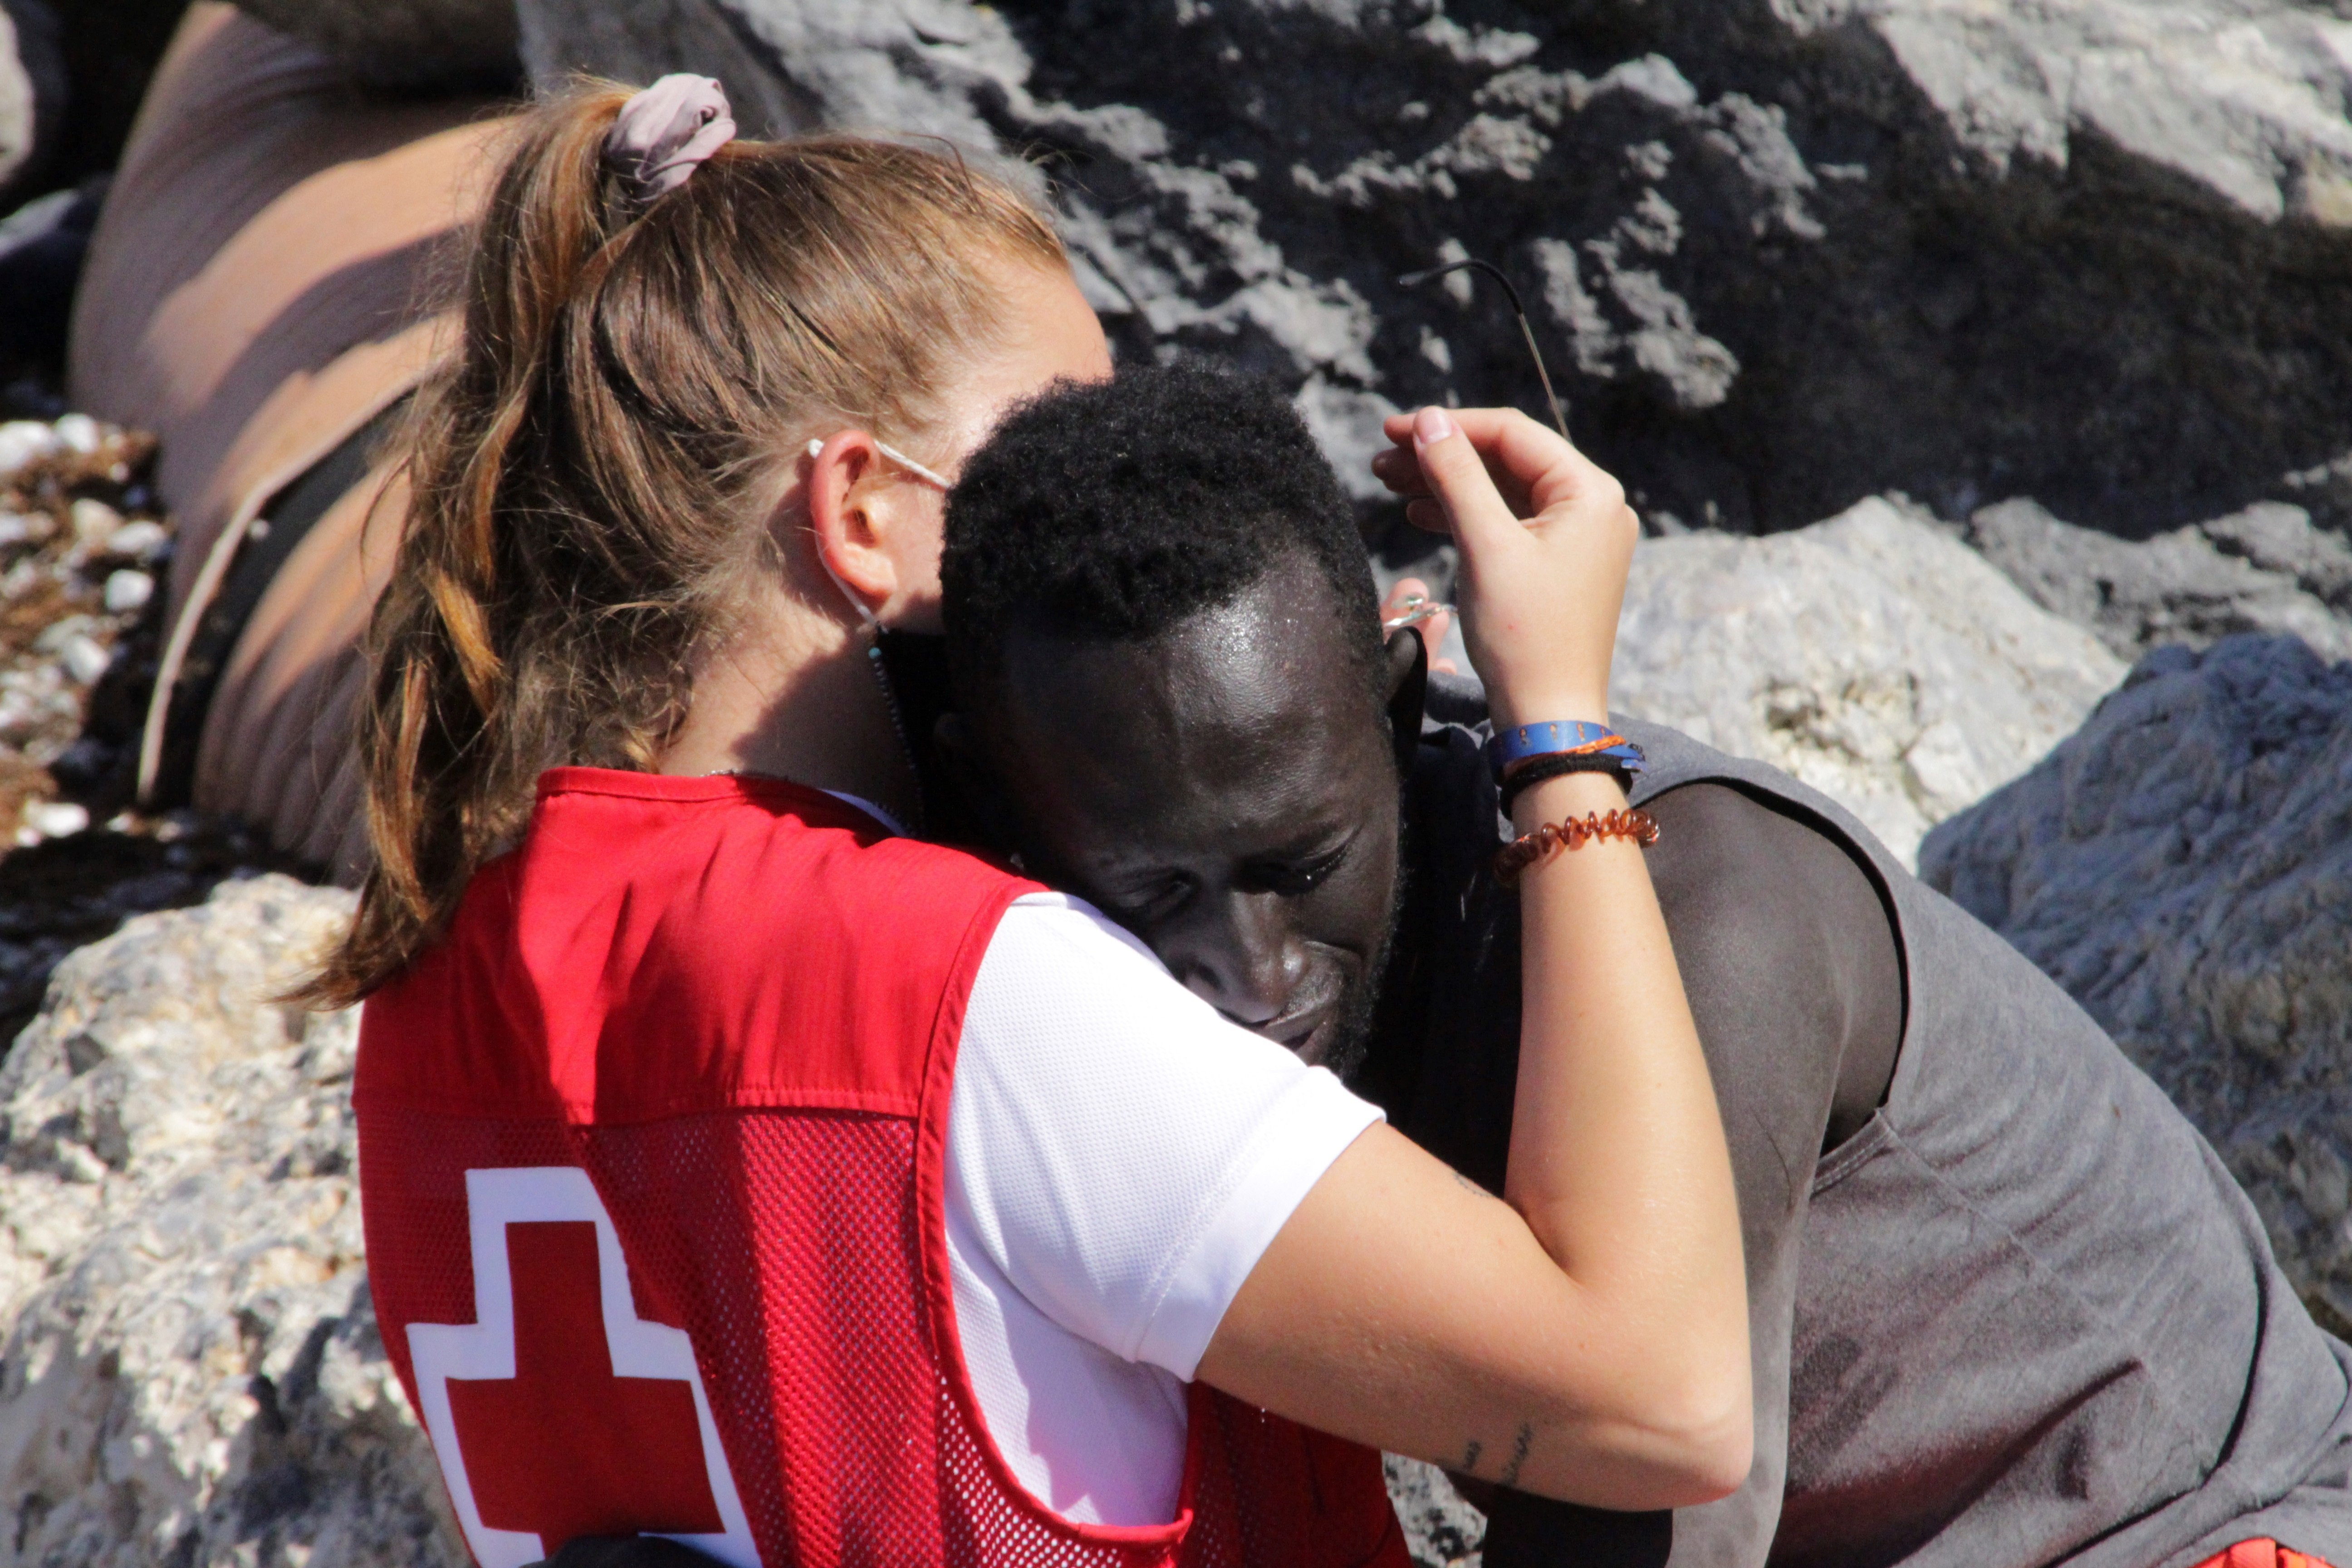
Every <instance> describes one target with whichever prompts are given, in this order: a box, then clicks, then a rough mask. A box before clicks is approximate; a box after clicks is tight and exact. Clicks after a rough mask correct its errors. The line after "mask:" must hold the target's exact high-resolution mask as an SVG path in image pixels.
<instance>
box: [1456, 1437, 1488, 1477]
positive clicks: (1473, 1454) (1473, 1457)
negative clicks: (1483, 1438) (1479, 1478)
mask: <svg viewBox="0 0 2352 1568" xmlns="http://www.w3.org/2000/svg"><path fill="white" fill-rule="evenodd" d="M1485 1452H1486V1445H1485V1444H1484V1443H1481V1442H1479V1441H1478V1439H1477V1438H1475V1437H1473V1438H1471V1439H1470V1442H1469V1444H1468V1446H1467V1447H1464V1449H1463V1450H1462V1473H1463V1474H1464V1475H1465V1476H1475V1475H1476V1474H1477V1473H1478V1456H1479V1455H1481V1454H1483V1453H1485Z"/></svg>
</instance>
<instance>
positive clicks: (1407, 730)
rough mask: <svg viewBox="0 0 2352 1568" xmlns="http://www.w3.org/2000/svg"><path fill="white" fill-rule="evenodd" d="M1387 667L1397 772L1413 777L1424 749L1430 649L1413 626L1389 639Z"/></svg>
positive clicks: (1390, 720)
mask: <svg viewBox="0 0 2352 1568" xmlns="http://www.w3.org/2000/svg"><path fill="white" fill-rule="evenodd" d="M1382 657H1383V658H1384V660H1385V662H1386V665H1387V668H1386V669H1385V671H1384V672H1383V679H1385V680H1386V681H1387V684H1388V699H1389V700H1388V708H1389V736H1390V740H1391V742H1392V743H1393V744H1394V745H1395V747H1396V762H1397V773H1398V776H1400V777H1402V778H1411V777H1412V759H1413V754H1414V752H1417V751H1418V750H1419V749H1420V747H1421V710H1422V704H1423V701H1424V700H1425V699H1426V698H1427V697H1428V695H1429V646H1428V645H1427V644H1426V643H1424V642H1423V641H1422V640H1421V634H1420V633H1419V632H1417V631H1415V630H1413V629H1412V627H1411V626H1407V627H1405V629H1404V630H1402V631H1401V632H1399V633H1397V634H1396V635H1395V636H1394V637H1391V638H1389V641H1388V647H1387V648H1386V649H1385V650H1384V652H1383V655H1382Z"/></svg>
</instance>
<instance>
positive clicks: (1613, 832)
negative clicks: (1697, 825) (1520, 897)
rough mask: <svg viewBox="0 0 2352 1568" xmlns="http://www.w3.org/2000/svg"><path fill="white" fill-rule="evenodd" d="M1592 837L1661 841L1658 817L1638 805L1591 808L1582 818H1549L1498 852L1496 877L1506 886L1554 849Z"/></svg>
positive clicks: (1579, 844) (1643, 842) (1580, 844)
mask: <svg viewBox="0 0 2352 1568" xmlns="http://www.w3.org/2000/svg"><path fill="white" fill-rule="evenodd" d="M1592 838H1630V839H1632V840H1633V842H1634V843H1636V844H1638V845H1640V846H1641V847H1643V848H1644V849H1647V848H1648V847H1650V846H1651V845H1653V844H1655V843H1656V842H1657V841H1658V819H1657V818H1656V817H1654V816H1651V815H1650V814H1649V813H1648V812H1646V811H1642V810H1640V809H1638V808H1637V809H1635V810H1632V811H1606V812H1601V813H1598V814H1596V813H1593V812H1590V811H1588V812H1586V813H1585V814H1584V816H1583V818H1582V819H1581V820H1579V819H1578V818H1576V817H1573V816H1571V817H1570V818H1569V819H1568V820H1567V821H1565V822H1547V823H1545V824H1544V825H1543V826H1541V827H1538V828H1537V829H1536V830H1535V831H1534V832H1533V833H1528V834H1523V835H1521V836H1520V837H1517V838H1514V839H1512V840H1511V841H1510V842H1509V843H1508V844H1506V845H1504V846H1503V847H1502V848H1500V849H1498V850H1496V852H1495V880H1496V881H1497V882H1500V883H1502V884H1503V886H1505V887H1506V888H1507V887H1509V886H1511V884H1513V883H1514V882H1517V880H1518V879H1519V874H1520V873H1521V872H1523V871H1525V870H1526V869H1527V868H1528V867H1530V866H1532V865H1534V864H1535V863H1536V862H1538V860H1541V859H1543V858H1546V857H1547V856H1549V854H1550V853H1551V852H1552V851H1553V850H1554V849H1577V848H1581V847H1583V845H1584V843H1585V841H1586V840H1588V839H1592Z"/></svg>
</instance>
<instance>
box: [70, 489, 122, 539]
mask: <svg viewBox="0 0 2352 1568" xmlns="http://www.w3.org/2000/svg"><path fill="white" fill-rule="evenodd" d="M67 515H68V517H70V518H71V519H72V520H73V531H74V539H75V541H76V542H78V543H81V544H86V545H89V546H90V547H91V548H93V549H97V548H100V547H103V546H104V545H105V544H106V542H108V541H109V540H110V539H112V538H113V537H114V531H115V530H116V529H119V528H121V526H122V514H121V512H119V511H117V510H114V509H113V508H112V507H110V506H109V505H107V504H106V503H105V502H104V501H102V500H90V499H89V497H88V496H84V497H83V498H82V499H81V500H78V501H76V502H74V503H73V507H72V510H70V511H68V513H67Z"/></svg>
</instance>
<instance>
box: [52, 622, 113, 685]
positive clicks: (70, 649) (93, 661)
mask: <svg viewBox="0 0 2352 1568" xmlns="http://www.w3.org/2000/svg"><path fill="white" fill-rule="evenodd" d="M62 657H63V658H64V660H65V666H66V673H67V674H68V675H70V676H72V677H73V678H74V679H76V680H77V681H79V682H80V683H81V684H82V685H84V686H89V685H93V684H95V683H96V682H97V680H98V678H99V677H100V676H101V675H104V674H105V673H106V669H107V666H109V665H110V664H112V663H113V662H114V656H113V655H112V654H110V653H109V652H107V650H106V649H104V648H103V647H100V646H99V645H98V643H97V642H96V641H95V640H94V639H93V638H91V637H89V635H88V634H86V633H81V632H77V633H75V634H74V635H73V636H72V637H68V638H67V639H66V646H65V649H64V652H63V655H62Z"/></svg>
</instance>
